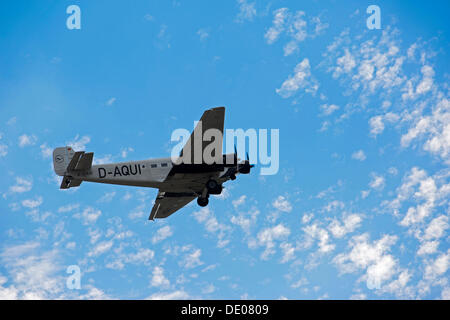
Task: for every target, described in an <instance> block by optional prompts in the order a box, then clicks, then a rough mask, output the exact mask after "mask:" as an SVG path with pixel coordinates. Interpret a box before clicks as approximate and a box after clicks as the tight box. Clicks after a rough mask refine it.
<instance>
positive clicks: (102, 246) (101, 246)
mask: <svg viewBox="0 0 450 320" xmlns="http://www.w3.org/2000/svg"><path fill="white" fill-rule="evenodd" d="M113 244H114V242H113V241H112V240H109V241H102V242H99V243H98V244H97V245H95V247H94V248H92V249H91V250H90V251H89V252H88V256H89V257H97V256H100V255H102V254H104V253H105V252H108V251H109V250H110V249H111V248H112V246H113Z"/></svg>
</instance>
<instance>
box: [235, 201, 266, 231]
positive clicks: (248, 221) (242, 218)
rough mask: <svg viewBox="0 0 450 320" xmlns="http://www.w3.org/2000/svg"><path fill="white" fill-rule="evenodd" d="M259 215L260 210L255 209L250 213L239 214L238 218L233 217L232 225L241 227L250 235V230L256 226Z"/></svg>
mask: <svg viewBox="0 0 450 320" xmlns="http://www.w3.org/2000/svg"><path fill="white" fill-rule="evenodd" d="M259 213H260V212H259V210H258V209H257V208H254V207H253V208H251V209H250V211H248V212H239V215H238V216H232V217H231V220H230V221H231V223H232V224H235V225H238V226H239V227H241V228H242V230H243V231H244V232H245V233H247V234H249V233H250V228H251V227H252V226H254V225H255V224H256V220H257V217H258V215H259Z"/></svg>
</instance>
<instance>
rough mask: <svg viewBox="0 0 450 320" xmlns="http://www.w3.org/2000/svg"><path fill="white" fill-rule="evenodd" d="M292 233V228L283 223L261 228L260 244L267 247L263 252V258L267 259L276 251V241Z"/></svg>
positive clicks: (258, 236)
mask: <svg viewBox="0 0 450 320" xmlns="http://www.w3.org/2000/svg"><path fill="white" fill-rule="evenodd" d="M290 234H291V230H289V228H287V227H285V226H284V225H283V224H278V225H276V226H274V227H272V228H266V229H263V230H261V231H260V232H259V233H258V235H257V239H258V243H257V244H258V245H259V246H264V247H266V248H265V250H264V252H263V253H262V254H261V259H263V260H267V259H268V258H269V257H270V256H271V255H272V254H274V253H275V250H274V247H275V241H277V240H282V239H285V238H287V237H288V236H289V235H290Z"/></svg>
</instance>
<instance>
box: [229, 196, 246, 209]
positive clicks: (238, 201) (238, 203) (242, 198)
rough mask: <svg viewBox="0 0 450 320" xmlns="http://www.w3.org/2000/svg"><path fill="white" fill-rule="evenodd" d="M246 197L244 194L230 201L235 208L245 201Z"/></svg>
mask: <svg viewBox="0 0 450 320" xmlns="http://www.w3.org/2000/svg"><path fill="white" fill-rule="evenodd" d="M246 198H247V196H246V195H242V196H240V197H239V199H236V200H233V201H232V202H231V203H232V204H233V207H235V208H237V207H239V206H240V205H242V204H244V203H245V199H246Z"/></svg>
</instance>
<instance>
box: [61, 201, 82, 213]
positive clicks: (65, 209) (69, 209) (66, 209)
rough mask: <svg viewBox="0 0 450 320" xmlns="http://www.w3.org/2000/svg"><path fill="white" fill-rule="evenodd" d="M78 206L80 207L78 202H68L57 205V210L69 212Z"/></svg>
mask: <svg viewBox="0 0 450 320" xmlns="http://www.w3.org/2000/svg"><path fill="white" fill-rule="evenodd" d="M79 207H80V204H78V203H73V204H68V205H65V206H62V207H59V208H58V212H59V213H64V212H70V211H72V210H75V209H78V208H79Z"/></svg>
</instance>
